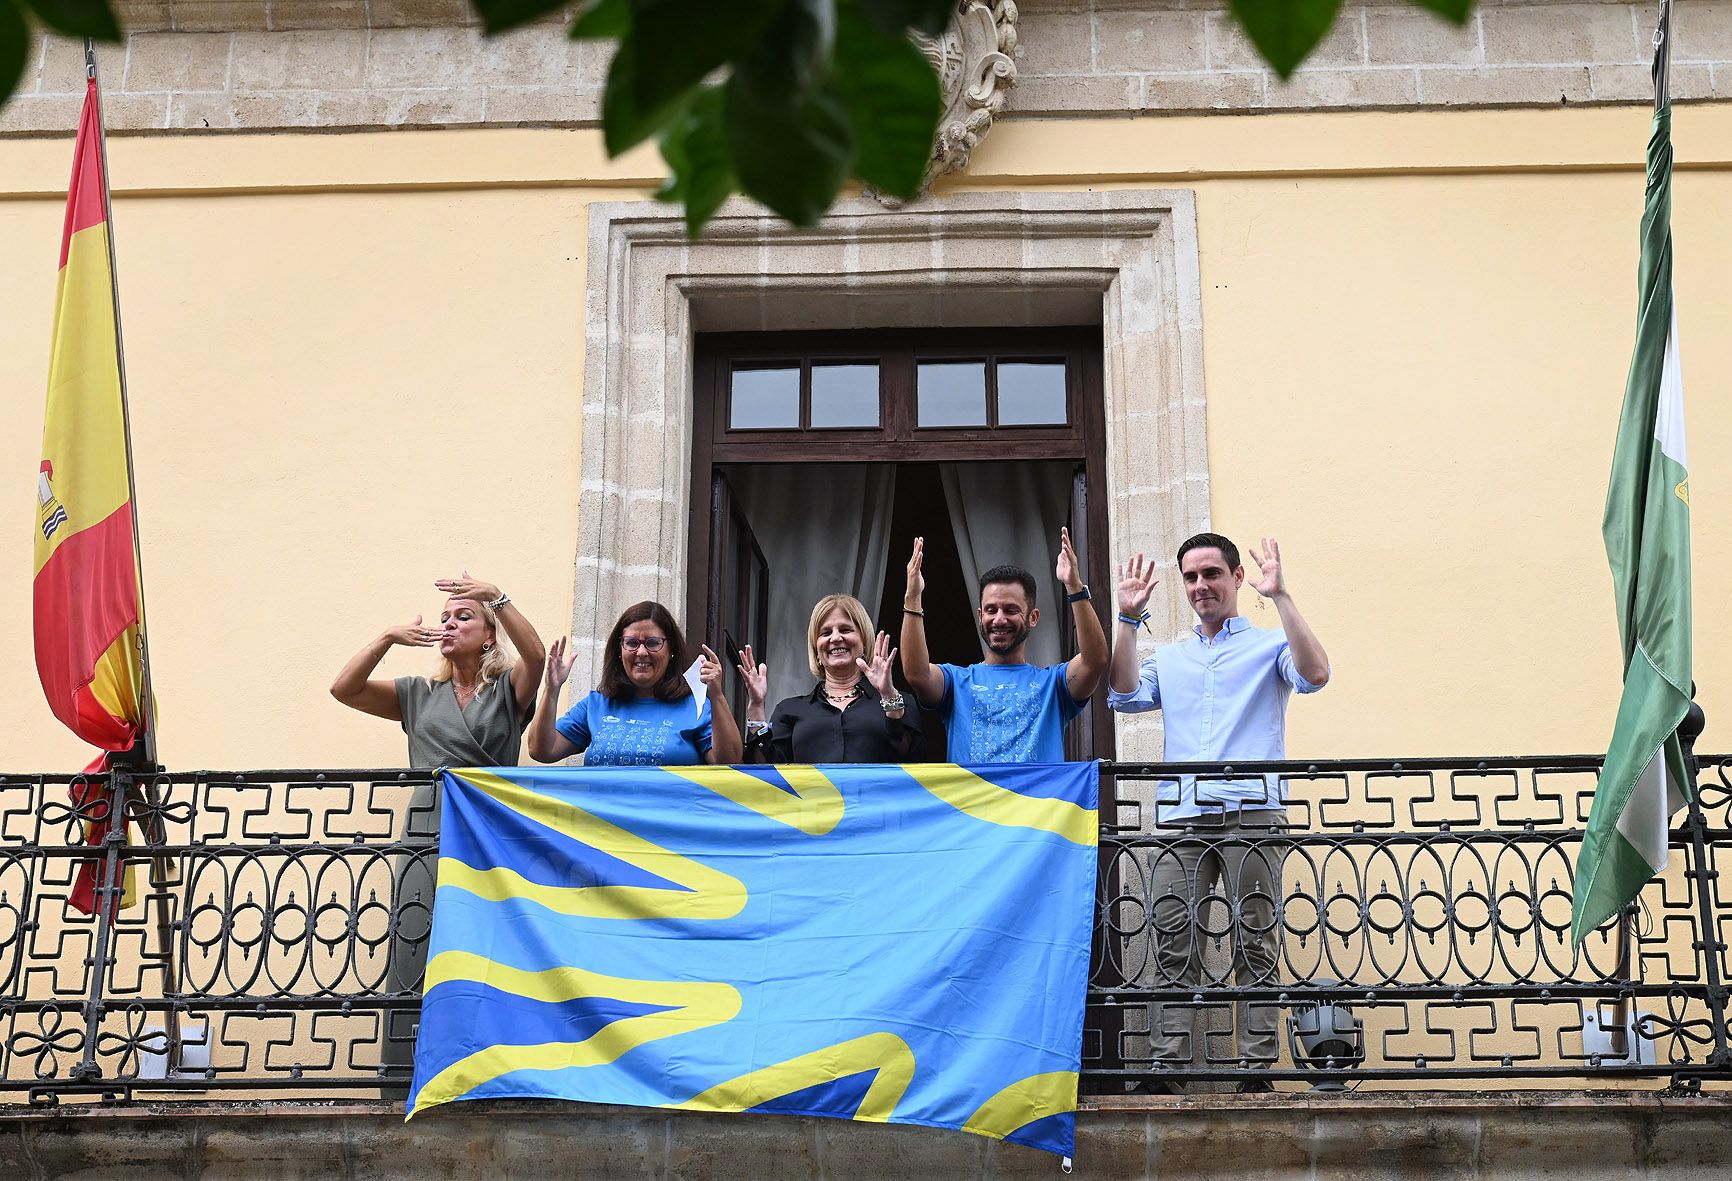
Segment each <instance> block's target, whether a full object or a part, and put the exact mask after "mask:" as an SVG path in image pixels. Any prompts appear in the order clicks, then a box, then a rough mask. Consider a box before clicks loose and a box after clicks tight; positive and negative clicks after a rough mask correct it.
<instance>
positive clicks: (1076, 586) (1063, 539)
mask: <svg viewBox="0 0 1732 1181" xmlns="http://www.w3.org/2000/svg"><path fill="white" fill-rule="evenodd" d="M1081 570H1082V564H1081V563H1080V562H1078V561H1077V560H1076V551H1075V550H1074V549H1072V548H1071V546H1070V530H1069V529H1060V530H1059V531H1058V566H1057V568H1056V569H1055V570H1054V571H1053V573H1054V574H1055V575H1056V576H1057V577H1058V580H1059V582H1060V583H1061V584H1062V585H1063V586H1064V588H1065V590H1067V591H1070V592H1071V593H1073V594H1074V593H1076V592H1077V591H1079V590H1081V589H1082V585H1083V582H1082V574H1081Z"/></svg>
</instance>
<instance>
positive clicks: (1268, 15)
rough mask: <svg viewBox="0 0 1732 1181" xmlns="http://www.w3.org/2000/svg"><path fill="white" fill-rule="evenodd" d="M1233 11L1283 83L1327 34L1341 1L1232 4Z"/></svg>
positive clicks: (1260, 0)
mask: <svg viewBox="0 0 1732 1181" xmlns="http://www.w3.org/2000/svg"><path fill="white" fill-rule="evenodd" d="M1232 8H1233V15H1234V16H1236V17H1238V18H1239V23H1240V24H1241V25H1243V26H1244V27H1245V35H1246V36H1248V37H1250V38H1251V44H1253V45H1255V46H1256V47H1257V52H1258V53H1260V54H1262V55H1263V60H1264V61H1266V62H1268V63H1269V66H1270V68H1271V69H1273V70H1274V71H1275V72H1276V73H1277V74H1279V75H1280V76H1281V77H1282V78H1283V79H1285V78H1288V77H1291V76H1292V74H1293V71H1294V70H1295V69H1297V68H1298V66H1299V63H1300V62H1302V61H1304V60H1305V58H1306V55H1307V54H1309V53H1310V52H1311V51H1312V50H1313V49H1315V48H1317V43H1318V42H1319V41H1321V40H1323V37H1324V35H1325V34H1327V33H1328V32H1329V26H1330V25H1332V24H1334V23H1335V14H1336V13H1337V12H1339V11H1340V9H1341V0H1232Z"/></svg>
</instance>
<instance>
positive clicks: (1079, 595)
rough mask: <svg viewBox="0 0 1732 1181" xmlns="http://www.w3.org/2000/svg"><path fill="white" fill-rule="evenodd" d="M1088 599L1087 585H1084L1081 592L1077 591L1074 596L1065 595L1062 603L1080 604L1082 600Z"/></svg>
mask: <svg viewBox="0 0 1732 1181" xmlns="http://www.w3.org/2000/svg"><path fill="white" fill-rule="evenodd" d="M1088 597H1089V588H1088V586H1087V584H1084V586H1083V588H1082V589H1081V590H1079V591H1077V592H1076V593H1075V594H1069V595H1066V596H1065V597H1064V601H1065V602H1067V603H1080V602H1082V601H1083V600H1084V599H1087V598H1088Z"/></svg>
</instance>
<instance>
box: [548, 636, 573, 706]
mask: <svg viewBox="0 0 1732 1181" xmlns="http://www.w3.org/2000/svg"><path fill="white" fill-rule="evenodd" d="M576 663H577V653H575V652H572V653H569V654H568V653H567V652H566V638H565V637H564V636H560V637H559V639H557V640H555V641H553V647H551V648H549V649H548V650H547V687H548V688H549V689H551V690H553V694H554V696H555V697H557V696H559V691H560V689H562V688H563V687H564V686H565V682H566V679H567V678H568V677H570V676H571V666H572V665H573V664H576Z"/></svg>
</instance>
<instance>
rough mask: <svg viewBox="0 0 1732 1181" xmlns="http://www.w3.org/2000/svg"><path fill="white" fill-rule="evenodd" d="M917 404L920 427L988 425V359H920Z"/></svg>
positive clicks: (917, 418) (917, 420)
mask: <svg viewBox="0 0 1732 1181" xmlns="http://www.w3.org/2000/svg"><path fill="white" fill-rule="evenodd" d="M915 407H916V414H915V421H916V423H917V424H918V425H920V426H985V425H986V362H985V361H922V362H920V365H919V373H918V375H917V380H916V392H915Z"/></svg>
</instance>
